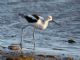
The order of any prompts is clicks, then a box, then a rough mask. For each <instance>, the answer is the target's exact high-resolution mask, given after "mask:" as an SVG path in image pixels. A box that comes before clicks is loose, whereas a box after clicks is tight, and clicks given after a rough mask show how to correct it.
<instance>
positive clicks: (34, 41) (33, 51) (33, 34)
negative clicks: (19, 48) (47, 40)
mask: <svg viewBox="0 0 80 60" xmlns="http://www.w3.org/2000/svg"><path fill="white" fill-rule="evenodd" d="M34 33H35V27H34V29H33V44H34V47H33V56H34V60H35V38H34Z"/></svg>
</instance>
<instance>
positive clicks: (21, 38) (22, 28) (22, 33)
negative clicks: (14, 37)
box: [20, 28, 23, 55]
mask: <svg viewBox="0 0 80 60" xmlns="http://www.w3.org/2000/svg"><path fill="white" fill-rule="evenodd" d="M22 35H23V28H22V29H21V41H20V48H21V55H22V54H23V52H22Z"/></svg>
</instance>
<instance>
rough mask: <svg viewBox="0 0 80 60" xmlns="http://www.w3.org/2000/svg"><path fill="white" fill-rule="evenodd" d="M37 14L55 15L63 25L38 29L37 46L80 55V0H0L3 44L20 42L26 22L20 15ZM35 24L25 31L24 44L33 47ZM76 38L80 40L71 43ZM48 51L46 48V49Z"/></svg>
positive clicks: (0, 33) (51, 25)
mask: <svg viewBox="0 0 80 60" xmlns="http://www.w3.org/2000/svg"><path fill="white" fill-rule="evenodd" d="M18 13H23V14H25V15H27V14H32V13H37V14H38V15H41V16H43V17H44V18H45V19H46V18H47V16H48V15H52V16H53V17H54V20H55V21H56V22H57V23H59V24H61V25H62V26H61V27H60V26H58V25H56V24H55V23H50V24H49V26H48V28H47V29H46V30H44V31H41V30H38V29H36V31H35V43H36V49H37V48H47V50H48V48H49V49H51V50H55V51H56V52H58V51H60V52H59V54H60V53H62V54H68V55H76V56H80V1H79V0H49V1H48V0H46V1H45V0H38V1H37V0H34V1H33V0H0V41H1V42H0V45H2V46H5V47H7V46H8V45H10V44H12V43H20V39H21V27H23V26H25V25H26V23H25V21H22V18H21V17H19V16H18ZM32 29H33V28H32V27H26V28H25V29H24V31H23V47H24V48H33V42H32V41H33V38H32ZM68 39H74V40H75V41H76V43H73V44H70V43H68V42H67V41H68ZM43 50H45V49H43Z"/></svg>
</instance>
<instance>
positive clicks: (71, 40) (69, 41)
mask: <svg viewBox="0 0 80 60" xmlns="http://www.w3.org/2000/svg"><path fill="white" fill-rule="evenodd" d="M68 43H76V42H75V41H74V40H73V39H70V40H68Z"/></svg>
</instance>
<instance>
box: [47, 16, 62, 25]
mask: <svg viewBox="0 0 80 60" xmlns="http://www.w3.org/2000/svg"><path fill="white" fill-rule="evenodd" d="M48 20H49V21H50V22H53V23H55V24H57V25H59V26H61V25H60V24H58V23H57V22H56V21H54V20H53V17H52V16H48Z"/></svg>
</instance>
